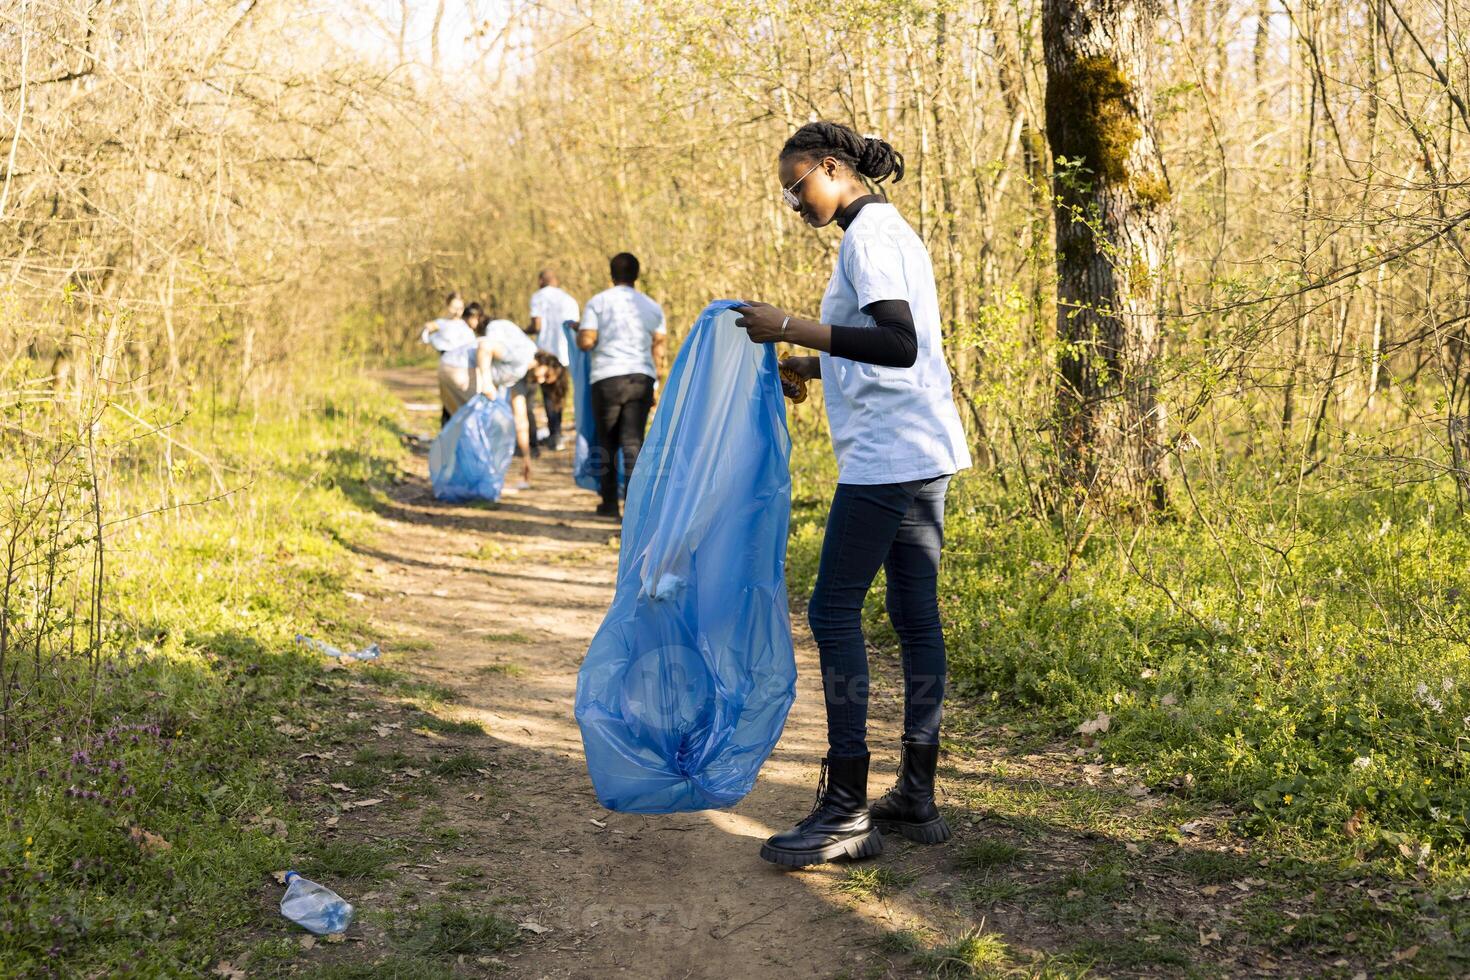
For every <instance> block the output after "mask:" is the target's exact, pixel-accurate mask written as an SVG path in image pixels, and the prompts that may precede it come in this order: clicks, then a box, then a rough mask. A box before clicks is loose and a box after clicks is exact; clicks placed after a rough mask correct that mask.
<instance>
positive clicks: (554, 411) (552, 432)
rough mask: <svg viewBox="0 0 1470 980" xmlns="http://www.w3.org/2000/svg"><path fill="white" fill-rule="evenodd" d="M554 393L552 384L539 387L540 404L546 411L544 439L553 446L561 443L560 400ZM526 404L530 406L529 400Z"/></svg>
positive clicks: (554, 389)
mask: <svg viewBox="0 0 1470 980" xmlns="http://www.w3.org/2000/svg"><path fill="white" fill-rule="evenodd" d="M555 391H556V385H554V384H550V385H542V386H541V404H542V406H543V407H544V408H545V409H546V437H547V440H548V441H549V442H550V443H551V445H553V446H554V445H556V444H557V443H558V442H560V441H561V409H562V400H561V399H560V398H558V397H557V396H556V395H555V394H554V392H555ZM526 404H527V405H529V404H530V399H527V400H526Z"/></svg>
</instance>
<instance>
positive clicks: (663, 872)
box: [366, 371, 913, 977]
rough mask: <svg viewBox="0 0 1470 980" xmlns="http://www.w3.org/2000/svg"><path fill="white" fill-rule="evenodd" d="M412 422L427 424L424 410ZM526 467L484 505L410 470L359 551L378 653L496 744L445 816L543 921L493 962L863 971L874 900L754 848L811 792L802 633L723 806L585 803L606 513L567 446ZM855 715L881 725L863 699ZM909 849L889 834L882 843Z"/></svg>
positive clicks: (810, 684)
mask: <svg viewBox="0 0 1470 980" xmlns="http://www.w3.org/2000/svg"><path fill="white" fill-rule="evenodd" d="M385 381H386V383H387V384H388V385H389V386H390V388H392V389H393V390H394V391H395V392H397V393H398V394H399V395H400V396H402V397H403V398H404V399H405V401H407V402H408V403H409V404H410V405H414V406H417V405H431V404H432V403H433V401H434V393H433V389H432V388H431V387H430V383H431V381H432V379H431V377H430V376H429V375H428V374H427V373H416V372H406V371H404V372H394V373H392V374H389V375H387V376H386V377H385ZM416 420H418V421H420V422H422V425H421V426H420V427H421V428H424V429H429V428H431V426H432V423H433V422H434V419H433V418H432V415H431V414H430V413H427V412H421V413H419V414H417V415H416ZM537 464H538V465H537V470H536V478H535V487H534V488H533V489H532V490H531V491H529V492H523V493H521V494H518V495H515V496H510V497H506V498H504V499H503V501H502V502H501V503H500V504H499V505H498V506H495V507H493V508H485V507H454V506H448V505H445V504H441V503H439V502H438V501H435V500H434V499H433V497H432V495H431V493H430V492H429V488H428V486H427V483H426V481H425V480H423V479H422V478H416V479H412V480H410V481H409V482H408V483H405V484H403V485H402V486H401V487H400V489H399V492H398V493H397V494H396V498H397V499H396V501H395V506H394V507H393V508H392V510H391V511H389V512H387V513H385V514H384V515H383V517H384V518H385V524H386V528H385V531H384V533H383V534H382V536H381V537H380V539H379V541H378V543H377V545H376V554H373V555H368V556H366V557H367V559H368V560H369V562H370V564H369V566H368V568H369V572H370V575H371V579H370V581H371V582H372V583H373V584H375V585H377V586H378V589H379V591H380V592H381V593H382V594H383V595H384V596H385V597H386V598H388V599H389V600H390V601H386V602H383V603H382V604H381V606H380V609H381V612H378V613H375V619H376V620H377V625H378V626H380V627H381V628H382V629H383V630H384V631H386V632H388V633H390V634H393V635H395V636H397V637H399V638H401V639H402V640H404V641H407V642H406V643H399V644H397V646H398V647H403V646H408V647H413V648H418V649H417V652H412V653H405V654H402V655H401V656H399V657H397V658H395V661H396V664H397V665H400V666H404V667H407V668H408V669H410V670H412V671H413V672H414V673H415V674H416V675H419V676H422V677H424V678H427V679H429V680H432V681H433V682H435V683H437V684H441V685H444V686H445V687H448V688H450V689H452V690H453V691H454V692H455V693H456V695H457V698H456V699H455V702H454V705H453V708H452V709H448V714H450V715H452V716H453V717H456V718H462V719H466V720H470V721H474V722H478V723H479V724H480V725H481V726H482V727H483V728H484V730H485V732H486V734H487V735H488V736H489V737H490V739H491V740H493V741H494V742H496V743H498V744H499V745H501V746H503V749H502V750H501V751H500V752H499V753H498V754H497V755H496V759H497V761H498V763H499V765H498V767H497V768H496V769H495V775H496V778H495V779H494V780H493V787H492V788H493V792H492V793H491V794H489V798H487V799H486V800H484V801H483V802H481V801H474V800H471V801H468V804H467V805H463V806H460V805H456V808H455V810H456V812H454V813H453V814H452V815H451V817H450V819H451V820H453V821H454V822H455V824H456V825H457V826H461V828H462V829H464V830H467V831H468V832H469V833H468V835H467V839H466V841H465V845H466V846H464V847H463V848H460V849H458V852H457V855H456V860H468V861H474V862H476V864H477V865H478V866H479V867H480V868H481V869H483V871H484V878H485V881H486V882H487V883H489V882H504V883H507V884H511V883H513V885H512V887H513V889H514V893H515V894H516V895H518V896H520V897H521V898H522V899H523V901H522V902H521V903H520V905H521V907H522V908H523V910H532V911H529V912H527V913H526V914H525V915H523V916H521V918H527V917H529V918H532V919H534V921H536V922H537V924H539V925H543V926H548V927H550V928H551V929H552V931H551V932H548V933H544V934H541V935H540V936H539V937H537V938H536V939H535V940H534V941H533V942H531V943H529V944H527V945H525V946H523V947H522V948H521V949H520V950H518V952H519V955H518V956H517V957H516V958H515V959H514V960H510V959H508V958H507V957H501V958H502V959H506V960H507V962H513V963H514V964H515V972H516V973H517V974H524V975H527V976H556V977H560V976H569V977H570V976H575V977H583V976H589V977H590V976H602V975H606V974H607V973H609V972H618V971H623V970H625V971H627V972H628V973H629V974H630V975H635V976H647V977H686V976H699V977H705V976H731V977H736V976H743V977H749V976H753V975H769V976H832V975H835V974H837V973H840V972H844V971H850V972H857V973H863V972H866V971H865V970H864V964H865V962H866V961H871V960H872V959H873V956H874V954H873V951H872V948H871V944H872V941H873V940H874V939H876V938H877V937H878V936H879V935H881V934H882V933H885V932H887V931H889V930H890V929H892V928H893V927H894V925H895V922H894V913H893V910H892V909H889V908H885V907H884V906H883V905H882V903H863V902H856V903H854V902H852V901H850V900H849V899H848V897H847V896H846V895H844V894H843V893H842V892H840V891H838V890H837V885H838V884H839V883H841V882H842V881H843V880H844V878H845V868H844V867H843V866H841V865H825V866H822V867H819V868H816V869H812V870H806V871H802V872H797V873H792V872H783V871H781V870H778V869H776V868H775V867H774V866H772V865H770V864H768V863H766V862H764V861H762V860H760V859H759V857H758V856H757V851H758V849H759V845H760V842H761V841H762V840H764V839H765V837H767V836H768V835H769V834H771V833H774V832H776V831H777V830H780V829H783V828H784V827H785V826H787V825H788V824H790V823H791V822H794V821H795V820H796V819H798V818H800V817H801V816H803V815H804V814H805V813H806V811H807V810H808V809H809V808H810V806H811V803H812V799H813V792H814V788H815V785H816V778H817V774H818V769H819V766H820V761H821V757H822V754H823V751H824V749H825V744H826V738H825V735H826V731H825V721H824V715H823V711H822V703H821V697H820V686H819V680H818V671H817V669H816V651H815V648H813V647H811V646H810V645H809V644H800V645H798V647H797V651H796V656H797V667H798V677H799V680H798V687H799V693H798V697H797V701H796V704H795V707H794V708H793V709H792V711H791V714H790V716H789V719H788V721H787V723H786V728H785V733H784V735H783V737H782V739H781V742H780V744H779V745H778V747H777V748H776V750H775V752H774V753H773V754H772V756H771V759H770V761H769V762H768V763H767V764H766V766H765V767H764V769H763V770H762V772H761V777H760V781H759V783H758V785H757V786H756V788H755V790H754V791H753V792H752V793H751V794H750V795H749V796H748V797H747V798H746V799H745V800H744V801H742V802H741V804H740V805H739V806H737V807H734V808H733V809H731V810H729V811H711V812H704V813H692V814H679V815H674V816H666V817H660V816H640V815H631V814H618V813H609V812H607V811H606V810H604V809H603V808H602V807H601V806H600V805H599V804H598V802H597V800H596V797H595V796H594V794H593V792H592V788H591V784H590V782H589V780H588V777H587V771H586V764H585V761H584V760H583V757H582V743H581V736H580V734H579V731H578V728H577V724H576V720H575V719H574V717H573V714H572V708H573V699H574V695H575V689H576V679H577V670H578V667H579V666H580V664H581V660H582V657H583V655H584V654H585V652H586V649H587V645H588V643H589V642H590V640H591V637H592V634H593V633H594V632H595V631H596V629H597V627H598V625H599V624H600V623H601V621H602V616H603V613H604V612H605V611H606V609H607V606H608V604H609V602H610V601H611V598H612V592H613V581H614V575H615V572H616V569H617V548H616V541H617V539H616V535H617V527H616V525H615V524H613V523H612V522H609V521H606V520H600V519H597V518H595V517H593V516H592V513H591V512H592V509H593V508H594V507H595V506H596V502H597V501H596V496H595V495H593V494H591V493H588V492H586V491H584V490H581V489H579V488H577V487H576V486H575V485H574V484H573V483H572V481H571V479H570V475H569V474H570V466H569V464H570V453H569V452H563V453H559V454H552V455H550V458H549V459H548V458H547V456H546V455H543V457H542V459H541V460H538V461H537ZM394 647H395V644H392V643H390V644H388V648H389V649H390V650H392V649H394ZM390 662H392V661H390ZM873 724H874V730H875V731H888V730H896V729H894V724H893V717H892V716H891V713H890V715H889V716H888V717H885V716H884V711H883V707H882V706H880V707H879V710H877V711H875V717H874V720H873ZM896 761H897V759H896V753H895V752H894V751H893V750H892V749H890V748H889V747H887V746H884V747H883V748H882V749H881V750H879V751H877V752H875V759H874V769H875V771H876V773H877V774H878V775H877V776H876V778H875V784H876V783H877V782H879V781H881V780H883V779H885V778H887V776H886V774H887V773H890V772H891V771H892V769H893V767H894V765H895V764H896ZM507 769H512V770H515V775H514V776H511V775H510V774H508V773H507V772H506V770H507ZM506 813H509V814H510V817H509V819H506V818H505V817H504V814H506ZM594 821H597V823H594ZM599 824H606V826H605V827H604V826H600V825H599ZM912 849H913V846H912V845H909V844H908V843H907V842H906V841H902V840H898V839H895V840H894V841H892V842H891V843H890V846H889V852H890V854H891V855H893V856H895V857H900V858H901V857H902V855H903V854H904V852H906V851H909V850H912Z"/></svg>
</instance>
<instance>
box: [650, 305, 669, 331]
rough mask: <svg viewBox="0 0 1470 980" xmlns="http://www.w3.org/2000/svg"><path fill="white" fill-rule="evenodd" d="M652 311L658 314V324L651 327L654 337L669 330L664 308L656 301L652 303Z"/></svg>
mask: <svg viewBox="0 0 1470 980" xmlns="http://www.w3.org/2000/svg"><path fill="white" fill-rule="evenodd" d="M653 311H654V312H655V313H657V314H658V324H657V325H656V326H655V327H654V328H653V330H652V331H651V333H652V334H653V335H654V336H655V337H662V336H663V335H664V334H666V333H668V332H669V324H668V321H667V320H666V319H665V318H664V308H663V307H662V306H660V305H658V304H657V303H654V304H653Z"/></svg>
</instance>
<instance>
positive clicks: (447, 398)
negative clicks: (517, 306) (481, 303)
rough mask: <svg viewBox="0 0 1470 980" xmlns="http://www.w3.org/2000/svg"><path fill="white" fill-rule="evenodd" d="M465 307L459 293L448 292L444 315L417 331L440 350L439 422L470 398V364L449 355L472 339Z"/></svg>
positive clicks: (423, 338)
mask: <svg viewBox="0 0 1470 980" xmlns="http://www.w3.org/2000/svg"><path fill="white" fill-rule="evenodd" d="M464 310H465V305H464V300H463V299H461V298H460V295H459V293H450V294H449V295H448V296H446V297H445V298H444V314H443V315H442V316H440V317H439V318H438V319H437V320H430V321H429V322H428V323H426V324H424V329H423V332H422V333H420V334H419V339H420V340H422V341H423V342H424V343H426V344H428V345H429V346H430V347H433V348H434V349H435V350H437V351H438V352H439V404H440V406H441V408H440V415H439V421H440V424H443V423H444V422H448V421H449V416H451V415H453V414H454V411H455V409H457V408H459V406H461V405H463V404H464V402H465V399H466V398H468V397H469V387H470V372H469V367H468V366H466V365H464V364H462V363H461V361H462V358H459V357H456V356H451V352H453V351H456V350H458V349H459V348H461V347H464V346H465V345H466V344H473V343H474V342H475V329H474V327H473V326H471V325H470V324H468V323H466V322H465V321H464V320H463V319H461V317H462V316H463V314H464Z"/></svg>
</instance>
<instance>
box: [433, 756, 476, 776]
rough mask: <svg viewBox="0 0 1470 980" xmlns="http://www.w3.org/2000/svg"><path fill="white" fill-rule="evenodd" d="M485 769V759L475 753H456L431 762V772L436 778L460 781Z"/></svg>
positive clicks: (437, 757) (436, 757)
mask: <svg viewBox="0 0 1470 980" xmlns="http://www.w3.org/2000/svg"><path fill="white" fill-rule="evenodd" d="M483 768H485V758H484V756H481V755H479V754H477V753H474V752H455V753H453V754H451V755H443V756H435V757H433V758H431V759H430V760H429V771H430V772H431V773H433V774H434V775H436V776H444V777H446V778H449V779H460V778H463V777H465V776H473V775H475V774H476V772H477V771H478V770H480V769H483Z"/></svg>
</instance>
